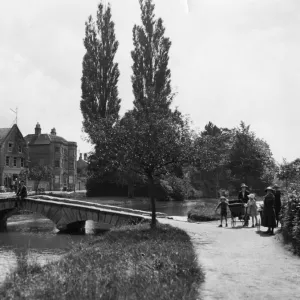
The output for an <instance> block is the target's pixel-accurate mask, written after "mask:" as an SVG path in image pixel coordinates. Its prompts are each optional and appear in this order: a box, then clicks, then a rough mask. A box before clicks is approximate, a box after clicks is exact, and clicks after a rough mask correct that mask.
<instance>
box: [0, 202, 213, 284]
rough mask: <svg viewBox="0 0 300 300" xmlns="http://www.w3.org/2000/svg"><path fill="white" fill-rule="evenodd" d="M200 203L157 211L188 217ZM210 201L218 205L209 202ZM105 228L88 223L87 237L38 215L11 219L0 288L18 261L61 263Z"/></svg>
mask: <svg viewBox="0 0 300 300" xmlns="http://www.w3.org/2000/svg"><path fill="white" fill-rule="evenodd" d="M204 200H205V199H201V200H193V201H184V202H157V211H158V212H163V213H166V214H167V215H169V216H186V215H187V212H188V210H189V209H191V208H192V207H193V206H195V205H196V204H197V203H199V201H204ZM88 201H90V202H98V203H101V204H109V205H116V206H123V207H128V208H133V209H140V210H150V206H149V201H148V200H144V201H142V200H140V201H137V200H134V201H128V200H127V201H125V200H113V199H107V200H103V199H101V201H100V200H99V198H98V199H97V198H88ZM209 201H216V200H212V199H210V200H209ZM101 228H102V227H100V226H99V224H97V223H94V222H92V221H87V222H86V230H85V234H72V235H71V234H62V233H58V230H57V229H56V228H55V226H54V224H53V223H52V222H51V221H50V220H48V219H46V218H44V217H43V216H41V215H38V214H22V215H15V216H12V217H11V218H9V219H8V223H7V232H0V284H1V283H3V281H4V280H5V277H6V276H7V274H9V273H10V272H11V271H12V270H13V269H14V268H15V267H16V265H17V259H18V258H20V257H27V259H28V261H29V262H38V263H40V264H45V263H47V262H51V261H54V260H57V259H59V258H60V257H61V256H62V255H63V254H65V253H67V252H68V251H69V250H70V249H71V248H72V246H73V245H74V244H77V243H80V242H82V241H86V240H87V239H92V238H93V237H94V236H97V235H100V234H103V230H101Z"/></svg>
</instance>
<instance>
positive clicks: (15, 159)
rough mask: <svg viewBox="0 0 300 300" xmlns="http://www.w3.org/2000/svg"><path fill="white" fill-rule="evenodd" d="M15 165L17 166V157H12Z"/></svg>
mask: <svg viewBox="0 0 300 300" xmlns="http://www.w3.org/2000/svg"><path fill="white" fill-rule="evenodd" d="M16 166H17V158H16V157H14V167H16Z"/></svg>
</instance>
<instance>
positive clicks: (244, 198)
mask: <svg viewBox="0 0 300 300" xmlns="http://www.w3.org/2000/svg"><path fill="white" fill-rule="evenodd" d="M247 188H248V186H247V185H246V184H244V183H243V184H242V185H241V191H240V192H239V194H238V200H239V201H241V203H243V204H244V205H245V208H246V209H245V216H244V226H249V219H250V217H251V218H252V227H255V226H257V215H258V207H257V204H256V199H255V194H253V193H250V192H249V191H248V190H247ZM265 192H266V195H265V197H264V205H263V211H262V220H261V221H262V222H261V225H262V226H264V227H268V230H267V233H268V234H274V228H275V227H278V222H279V214H280V210H281V192H280V190H279V186H278V185H277V184H275V185H274V187H273V188H272V187H270V186H269V187H267V188H266V190H265ZM228 206H229V203H228V200H227V199H226V197H225V196H222V197H221V198H220V203H219V204H218V206H217V207H216V209H215V210H216V211H217V209H219V208H220V209H221V214H220V215H221V224H220V225H219V227H222V226H223V224H222V223H223V219H224V220H225V222H226V225H225V226H226V227H227V226H228V225H227V210H228Z"/></svg>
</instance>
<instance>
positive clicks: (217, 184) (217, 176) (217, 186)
mask: <svg viewBox="0 0 300 300" xmlns="http://www.w3.org/2000/svg"><path fill="white" fill-rule="evenodd" d="M219 186H220V184H219V173H218V172H216V197H217V199H218V198H219ZM220 196H221V195H220Z"/></svg>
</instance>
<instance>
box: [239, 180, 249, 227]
mask: <svg viewBox="0 0 300 300" xmlns="http://www.w3.org/2000/svg"><path fill="white" fill-rule="evenodd" d="M247 187H248V186H247V185H246V184H245V183H243V184H242V185H241V191H240V192H239V200H240V201H242V203H244V204H247V203H248V200H249V199H248V196H249V192H248V191H247ZM248 220H249V216H248V214H247V208H246V212H245V223H244V226H248Z"/></svg>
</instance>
